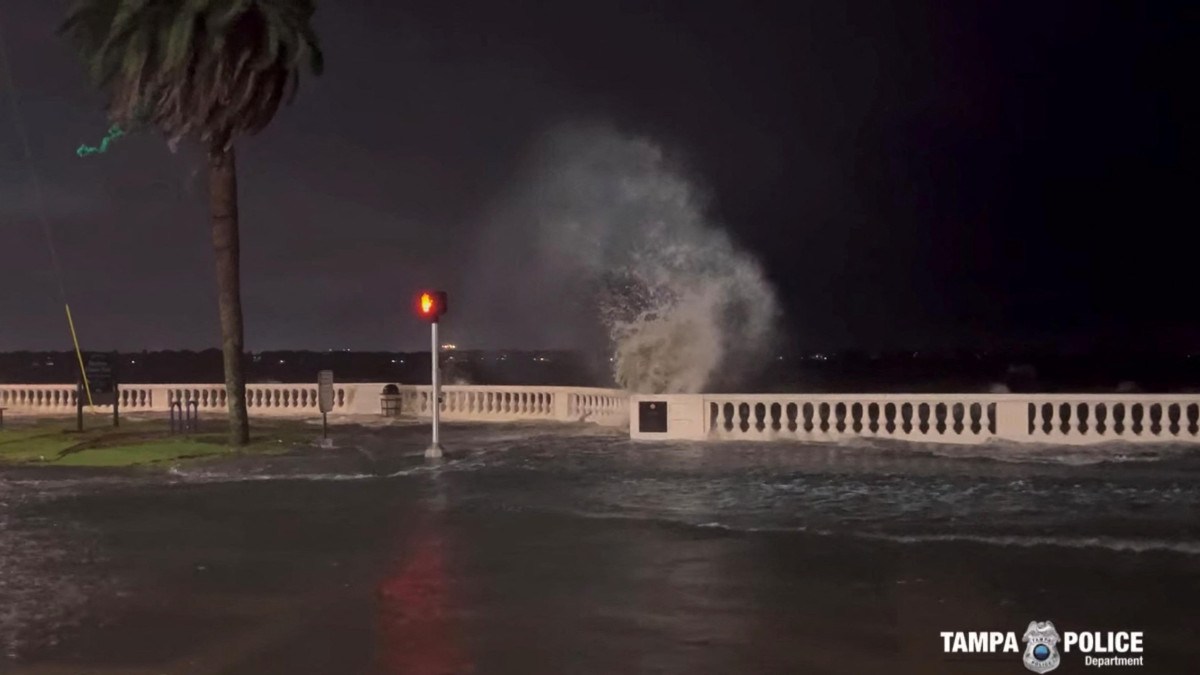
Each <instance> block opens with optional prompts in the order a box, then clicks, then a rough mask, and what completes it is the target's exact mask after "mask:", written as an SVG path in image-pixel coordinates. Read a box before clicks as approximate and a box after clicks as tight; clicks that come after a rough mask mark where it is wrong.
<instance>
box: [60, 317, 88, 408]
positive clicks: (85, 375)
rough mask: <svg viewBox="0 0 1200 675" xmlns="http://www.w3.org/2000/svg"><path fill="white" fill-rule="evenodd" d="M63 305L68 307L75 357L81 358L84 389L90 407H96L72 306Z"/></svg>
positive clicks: (68, 320) (68, 322)
mask: <svg viewBox="0 0 1200 675" xmlns="http://www.w3.org/2000/svg"><path fill="white" fill-rule="evenodd" d="M63 307H66V308H67V325H68V326H70V327H71V340H72V341H73V342H74V343H75V358H77V359H79V374H80V375H82V376H83V390H84V391H86V392H87V398H88V407H89V408H94V407H95V405H93V404H92V387H91V385H89V384H88V379H87V369H86V368H84V367H83V352H81V351H79V337H78V336H77V335H75V322H74V321H72V320H71V306H70V305H68V304H66V303H63Z"/></svg>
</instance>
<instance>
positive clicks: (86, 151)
mask: <svg viewBox="0 0 1200 675" xmlns="http://www.w3.org/2000/svg"><path fill="white" fill-rule="evenodd" d="M124 135H125V132H124V131H122V130H121V126H120V125H119V124H114V125H112V126H111V127H109V128H108V133H107V134H105V135H104V138H103V139H102V140H101V141H100V145H99V147H97V146H93V145H81V146H79V149H78V150H76V151H75V154H76V155H79V156H80V157H87V156H88V155H95V154H97V153H101V152H108V146H109V144H110V143H112V142H113V141H115V140H117V139H118V138H120V137H122V136H124Z"/></svg>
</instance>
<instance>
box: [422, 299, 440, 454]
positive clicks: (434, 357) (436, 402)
mask: <svg viewBox="0 0 1200 675" xmlns="http://www.w3.org/2000/svg"><path fill="white" fill-rule="evenodd" d="M416 309H417V316H419V317H420V318H422V319H424V320H425V321H428V322H429V334H430V340H429V362H430V371H431V372H430V380H431V385H432V387H431V395H430V399H429V408H430V411H431V413H432V417H433V442H432V443H430V445H429V447H428V448H426V450H425V456H426V457H428V458H430V459H437V458H439V457H441V456H442V444H441V438H440V437H439V436H438V431H439V430H438V426H439V425H440V423H441V416H442V378H441V372H440V371H441V363H440V362H441V358H440V357H439V354H440V351H441V350H440V349H439V346H438V319H439V318H441V316H442V315H443V314H445V313H446V293H445V291H421V292H420V293H418V294H417V307H416Z"/></svg>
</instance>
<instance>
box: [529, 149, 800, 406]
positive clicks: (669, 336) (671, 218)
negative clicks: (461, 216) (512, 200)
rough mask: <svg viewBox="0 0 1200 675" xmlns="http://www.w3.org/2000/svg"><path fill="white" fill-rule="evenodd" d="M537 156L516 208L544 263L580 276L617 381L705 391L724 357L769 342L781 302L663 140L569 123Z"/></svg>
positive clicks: (638, 387)
mask: <svg viewBox="0 0 1200 675" xmlns="http://www.w3.org/2000/svg"><path fill="white" fill-rule="evenodd" d="M533 166H534V171H533V175H532V178H531V182H530V183H529V184H530V185H531V186H532V190H531V193H530V195H529V200H528V201H526V202H525V207H524V209H523V210H529V211H532V214H528V213H527V214H526V215H527V216H531V217H532V219H533V220H534V222H535V223H536V228H537V241H538V253H539V254H540V256H541V257H542V258H543V259H544V260H546V261H549V264H547V265H543V266H542V268H543V270H546V269H552V270H555V271H556V272H557V273H558V274H562V275H565V276H573V277H575V278H576V279H578V278H579V277H583V278H584V279H586V280H587V284H586V286H587V287H590V288H591V289H592V293H591V296H592V297H591V299H590V301H591V303H593V305H594V307H595V309H596V311H597V313H598V314H599V319H600V322H601V324H602V325H603V327H604V329H605V330H606V331H607V333H608V337H609V339H610V341H611V349H612V364H613V376H614V378H615V379H616V381H617V383H618V384H620V385H621V386H623V387H625V388H627V389H629V390H631V391H636V392H644V393H692V392H698V391H702V390H703V388H704V387H705V385H706V384H707V383H709V382H711V381H712V379H713V377H714V375H715V374H716V373H717V372H718V370H719V369H720V368H721V365H722V363H725V362H727V361H728V360H729V359H730V358H732V357H734V356H742V357H745V356H746V355H748V354H756V353H759V352H761V351H762V350H763V349H764V348H765V347H766V346H767V345H768V344H769V341H770V340H771V339H772V337H773V335H772V333H773V328H774V324H775V318H776V313H777V303H776V298H775V294H774V291H773V289H772V288H771V287H770V285H769V284H768V283H767V281H766V279H765V277H764V275H763V272H762V268H761V267H760V265H759V264H758V262H757V261H756V260H755V259H754V258H753V257H751V256H750V255H748V254H747V253H746V252H744V251H742V250H740V249H739V248H738V247H737V246H736V245H735V244H734V243H733V242H732V241H731V240H730V238H729V236H728V235H727V234H726V233H725V231H723V230H722V229H720V228H719V226H718V225H716V224H715V223H714V222H712V221H711V220H710V218H709V217H708V215H707V214H706V207H707V203H706V200H705V198H704V196H703V194H702V193H701V192H700V190H698V189H697V187H696V186H695V184H694V183H693V182H691V181H690V180H688V178H687V177H686V176H685V175H684V174H683V172H682V171H680V170H679V169H678V168H677V167H675V166H673V165H672V163H671V162H670V161H669V160H668V158H667V157H666V155H665V154H664V152H663V149H662V148H661V147H660V146H658V145H657V144H655V143H654V142H652V141H650V140H648V139H645V138H639V137H632V136H629V135H625V134H622V133H620V132H618V131H616V130H615V129H613V128H611V127H608V126H565V127H560V128H557V129H555V130H554V131H553V132H551V133H549V134H548V135H547V136H546V137H545V138H544V140H543V143H542V145H541V147H540V148H539V151H538V152H537V153H536V154H535V161H534V164H533ZM543 283H547V284H550V285H554V284H555V283H556V282H555V280H553V279H545V280H544V282H543ZM724 379H728V378H724Z"/></svg>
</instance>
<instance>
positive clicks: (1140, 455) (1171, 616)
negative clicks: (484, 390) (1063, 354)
mask: <svg viewBox="0 0 1200 675" xmlns="http://www.w3.org/2000/svg"><path fill="white" fill-rule="evenodd" d="M444 435H445V444H446V446H447V448H448V451H449V453H450V454H449V456H448V458H447V459H446V460H445V461H443V462H440V463H430V462H428V461H426V460H425V459H424V458H423V457H422V450H423V448H424V445H425V443H426V442H427V437H426V431H425V430H424V429H422V428H419V427H411V426H393V427H381V428H367V427H360V426H353V427H339V428H335V433H334V436H335V438H336V442H337V447H336V448H334V449H332V450H329V449H319V448H306V449H302V450H298V451H296V452H293V453H291V454H288V455H284V456H279V457H270V458H242V459H236V460H220V461H213V462H203V463H193V464H186V465H182V466H178V467H174V468H171V469H169V470H153V471H147V470H120V471H113V470H103V471H101V470H72V469H63V468H59V467H42V468H34V467H7V468H0V672H16V673H122V674H126V673H275V672H279V673H597V674H599V673H910V672H911V673H941V672H945V673H968V674H969V673H1015V672H1024V671H1023V667H1022V665H1021V663H1020V655H1019V654H1015V655H1014V654H1002V655H946V654H943V653H942V641H941V638H940V637H939V632H940V631H946V630H997V631H1009V630H1012V631H1017V632H1018V638H1019V637H1020V634H1021V633H1022V632H1023V631H1024V628H1025V626H1026V625H1027V624H1028V623H1029V622H1030V621H1032V620H1051V621H1053V622H1054V623H1055V625H1056V626H1057V627H1058V629H1059V631H1060V632H1061V631H1064V630H1073V631H1083V630H1101V631H1105V630H1140V631H1144V632H1145V636H1146V637H1145V644H1146V650H1145V659H1146V667H1145V668H1144V669H1139V670H1142V671H1143V672H1147V673H1174V672H1180V673H1186V672H1196V666H1197V664H1200V647H1198V646H1197V645H1196V644H1195V642H1194V635H1193V632H1192V631H1193V628H1192V626H1193V624H1194V617H1195V608H1196V607H1197V605H1198V602H1200V481H1197V477H1200V455H1197V454H1196V453H1194V452H1191V451H1186V450H1181V449H1178V448H1172V447H1169V446H1156V447H1149V446H1137V447H1134V446H1125V447H1107V448H1102V449H1099V450H1075V451H1070V452H1067V451H1064V450H1062V449H1056V448H1015V447H1011V446H1010V447H1003V446H999V447H996V446H989V447H984V448H950V447H935V446H913V445H886V444H880V445H842V446H823V445H805V444H770V445H740V444H634V443H631V442H630V441H629V440H628V439H627V437H626V436H625V435H624V434H621V433H619V432H610V431H605V430H602V429H597V428H586V427H564V426H559V425H553V426H547V425H503V426H487V425H463V426H451V427H449V428H448V429H447V430H446V432H445V434H444ZM1087 670H1090V669H1085V668H1083V666H1082V656H1079V655H1076V654H1064V655H1063V666H1062V667H1061V669H1060V672H1086V671H1087Z"/></svg>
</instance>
